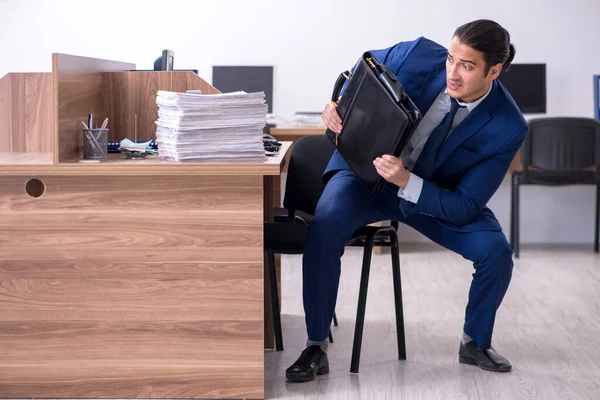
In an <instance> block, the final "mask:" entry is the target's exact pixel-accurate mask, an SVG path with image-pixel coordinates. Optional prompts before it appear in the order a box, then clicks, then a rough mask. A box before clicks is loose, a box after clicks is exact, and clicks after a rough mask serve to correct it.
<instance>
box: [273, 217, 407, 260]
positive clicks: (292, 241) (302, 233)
mask: <svg viewBox="0 0 600 400" xmlns="http://www.w3.org/2000/svg"><path fill="white" fill-rule="evenodd" d="M279 210H282V211H279V218H277V219H276V220H275V222H265V224H264V228H265V229H264V235H265V238H264V242H265V251H267V252H271V253H282V254H302V253H303V252H304V241H305V239H306V233H307V231H308V225H306V224H304V223H302V222H301V221H309V222H310V220H312V216H311V215H309V214H306V213H302V214H305V215H304V216H302V214H300V215H297V218H296V223H292V222H289V221H288V220H287V215H288V214H287V210H286V209H279ZM298 217H300V219H298ZM393 232H395V230H394V228H393V227H392V226H389V225H384V226H371V225H369V226H363V227H361V228H359V229H357V230H356V231H354V233H352V236H351V237H350V240H348V242H347V243H346V246H357V247H364V245H365V243H366V241H367V237H368V236H369V235H374V236H375V237H374V240H373V245H374V246H382V247H389V246H391V245H392V243H393V241H392V238H391V235H392V234H393Z"/></svg>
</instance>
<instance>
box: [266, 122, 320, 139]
mask: <svg viewBox="0 0 600 400" xmlns="http://www.w3.org/2000/svg"><path fill="white" fill-rule="evenodd" d="M326 129H327V128H325V126H322V127H319V126H283V125H282V126H280V127H275V128H271V129H269V133H270V134H271V135H273V136H276V137H279V138H282V139H284V138H285V136H298V135H301V136H309V135H322V134H324V133H325V130H326Z"/></svg>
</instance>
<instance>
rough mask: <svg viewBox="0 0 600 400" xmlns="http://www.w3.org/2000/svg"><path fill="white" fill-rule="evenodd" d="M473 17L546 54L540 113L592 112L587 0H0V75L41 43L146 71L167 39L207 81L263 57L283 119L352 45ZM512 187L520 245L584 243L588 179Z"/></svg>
mask: <svg viewBox="0 0 600 400" xmlns="http://www.w3.org/2000/svg"><path fill="white" fill-rule="evenodd" d="M477 18H491V19H495V20H497V21H498V22H500V23H501V24H502V25H503V26H505V27H506V28H507V29H508V30H509V32H510V33H511V35H512V39H513V42H514V44H515V46H516V48H517V56H516V58H515V62H545V63H547V68H548V70H547V74H548V88H547V89H548V115H552V116H555V115H569V116H585V117H591V116H593V98H592V96H593V88H592V75H593V74H595V73H596V74H598V73H600V51H598V38H600V23H599V21H600V1H598V0H571V1H569V2H551V1H544V0H504V1H496V2H474V1H473V0H453V1H445V0H435V1H432V0H430V1H427V0H422V1H420V2H415V1H404V0H379V1H378V2H367V1H353V0H346V1H339V0H336V1H332V0H330V1H325V0H320V1H317V0H297V1H282V0H279V1H276V0H245V1H244V0H218V1H217V0H214V1H198V0H196V1H191V0H190V1H185V0H170V1H127V0H121V1H115V0H102V1H100V0H85V1H81V0H79V1H74V0H54V1H47V0H0V76H3V75H4V74H5V73H8V72H38V71H50V70H51V53H52V52H61V53H69V54H76V55H85V56H90V57H96V58H106V59H113V60H119V61H128V62H133V63H136V64H137V67H138V68H139V69H143V68H146V69H149V68H152V64H153V61H154V59H155V58H156V57H158V56H159V55H160V53H161V50H162V49H165V48H169V49H172V50H174V51H175V67H176V68H196V69H198V70H199V73H200V75H201V76H202V77H204V78H205V79H207V80H208V81H211V79H212V76H211V70H212V65H215V64H219V65H274V66H275V82H274V87H275V93H274V112H275V113H276V114H277V115H279V116H281V117H282V118H284V119H287V120H289V119H291V117H292V115H293V113H294V111H296V110H302V111H307V110H321V109H322V106H323V105H324V104H325V103H326V102H327V100H328V98H329V96H330V92H331V89H332V85H333V81H334V80H335V78H336V77H337V75H338V74H339V72H341V71H342V70H344V69H347V68H349V67H351V66H352V65H353V64H354V62H355V60H356V59H357V57H358V56H359V55H360V54H361V53H362V51H364V50H367V49H372V48H383V47H387V46H390V45H393V44H395V43H396V42H398V41H401V40H411V39H414V38H416V37H418V36H421V35H423V36H427V37H429V38H431V39H433V40H436V41H438V42H440V43H442V44H447V43H448V42H449V40H450V37H451V34H452V32H453V31H454V29H455V28H456V27H457V26H458V25H460V24H462V23H464V22H467V21H470V20H473V19H477ZM509 193H510V192H509V188H508V186H506V183H505V184H504V185H503V186H502V188H501V189H500V191H499V192H498V194H497V195H496V196H495V197H494V199H493V200H492V202H491V206H492V208H493V209H494V210H495V212H496V213H497V215H498V217H499V219H500V221H501V223H502V224H503V226H505V227H506V228H508V226H509V225H508V209H509ZM522 195H523V196H522V197H523V202H522V211H523V217H522V240H523V242H569V243H591V240H592V233H593V210H594V191H593V189H592V188H585V187H576V188H559V189H556V188H535V187H525V188H523V190H522ZM525 213H528V214H529V215H525ZM407 238H408V239H407V240H413V239H414V240H419V238H418V237H417V236H416V235H414V234H410V233H407Z"/></svg>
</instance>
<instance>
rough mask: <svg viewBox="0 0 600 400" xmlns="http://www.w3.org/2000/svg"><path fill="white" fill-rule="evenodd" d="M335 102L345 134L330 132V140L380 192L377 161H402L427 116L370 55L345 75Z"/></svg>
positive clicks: (337, 85)
mask: <svg viewBox="0 0 600 400" xmlns="http://www.w3.org/2000/svg"><path fill="white" fill-rule="evenodd" d="M346 81H348V82H347V85H346V90H345V91H344V93H343V96H341V98H340V93H341V90H342V87H343V86H344V84H345V83H346ZM331 100H332V101H339V102H338V106H337V112H338V114H339V115H340V117H341V119H342V133H341V134H339V135H338V134H336V133H335V132H333V131H331V130H329V129H327V131H326V135H327V137H328V138H329V139H330V140H331V141H332V142H333V143H334V144H335V145H336V147H337V149H338V151H339V152H340V154H341V155H342V157H343V158H344V159H345V160H346V162H347V163H348V165H349V166H350V168H352V170H353V171H354V172H355V173H356V175H357V176H358V177H359V178H360V180H361V181H362V182H363V183H364V184H365V186H366V187H367V188H368V189H369V190H371V191H372V192H374V191H377V190H379V189H380V188H381V187H382V186H383V183H384V182H385V180H384V179H383V177H381V176H380V175H379V174H378V173H377V170H376V169H375V166H374V165H373V160H375V158H377V157H381V156H382V155H384V154H393V155H395V156H396V157H398V156H399V155H400V153H401V151H402V150H403V148H404V146H405V145H406V143H408V140H409V139H410V137H411V136H412V134H413V133H414V131H415V129H416V127H417V125H418V124H419V122H420V121H421V112H420V111H419V109H418V108H417V106H416V105H415V104H414V103H413V102H412V100H411V99H410V97H408V95H407V94H406V93H405V92H404V87H403V86H402V84H401V83H400V82H399V81H398V80H397V78H396V76H395V75H394V74H393V73H392V72H391V71H390V70H388V68H387V67H386V66H385V65H384V64H382V63H381V62H380V61H379V60H377V58H376V57H375V56H373V55H372V54H371V53H369V52H366V53H364V54H363V56H362V57H361V59H360V60H359V62H358V64H357V66H356V68H355V69H354V72H353V73H352V74H351V73H350V72H349V71H345V72H342V74H340V76H339V77H338V79H337V81H336V83H335V87H334V89H333V94H332V96H331Z"/></svg>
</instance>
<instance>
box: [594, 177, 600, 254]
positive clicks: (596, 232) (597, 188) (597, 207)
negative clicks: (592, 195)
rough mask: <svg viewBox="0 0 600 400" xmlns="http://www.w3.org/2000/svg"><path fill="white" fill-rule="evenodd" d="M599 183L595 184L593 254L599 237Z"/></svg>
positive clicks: (596, 250)
mask: <svg viewBox="0 0 600 400" xmlns="http://www.w3.org/2000/svg"><path fill="white" fill-rule="evenodd" d="M599 218H600V183H597V184H596V219H595V222H596V229H595V230H594V235H595V236H594V252H596V253H598V235H600V219H599Z"/></svg>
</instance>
